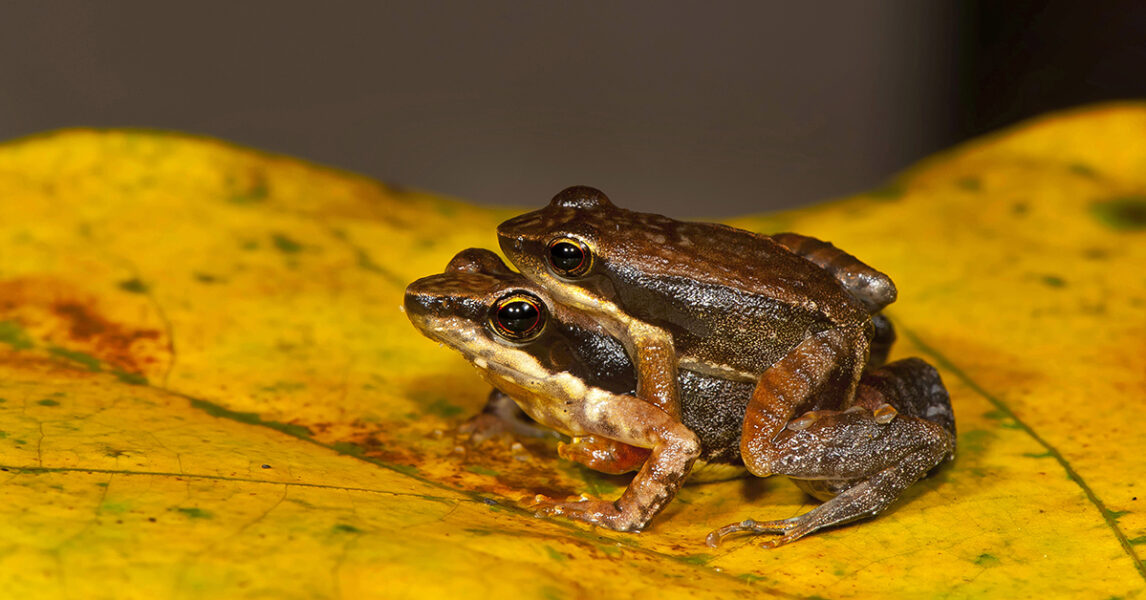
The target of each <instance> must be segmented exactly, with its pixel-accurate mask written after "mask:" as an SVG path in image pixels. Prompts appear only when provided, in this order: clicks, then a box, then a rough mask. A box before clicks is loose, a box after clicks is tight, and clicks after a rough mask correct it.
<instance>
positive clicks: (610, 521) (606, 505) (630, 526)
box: [534, 499, 643, 531]
mask: <svg viewBox="0 0 1146 600" xmlns="http://www.w3.org/2000/svg"><path fill="white" fill-rule="evenodd" d="M534 508H535V510H534V515H536V516H539V517H551V516H562V517H565V518H568V519H576V520H578V521H584V522H585V523H591V524H593V525H600V526H601V527H607V528H609V529H613V530H615V531H640V530H641V527H642V525H643V524H642V523H638V522H636V521H634V519H632V518H630V516H629V515H626V514H625V513H624V512H623V511H621V510H620V509H619V508H617V504H616V503H614V502H608V501H606V500H588V499H585V500H580V501H577V502H542V503H539V504H537V505H535V507H534Z"/></svg>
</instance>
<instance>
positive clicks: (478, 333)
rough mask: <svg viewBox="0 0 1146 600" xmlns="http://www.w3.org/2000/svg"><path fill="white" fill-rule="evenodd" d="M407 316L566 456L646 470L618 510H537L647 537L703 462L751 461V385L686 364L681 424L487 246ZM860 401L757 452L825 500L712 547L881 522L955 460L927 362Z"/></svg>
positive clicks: (806, 418)
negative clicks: (556, 438) (548, 432)
mask: <svg viewBox="0 0 1146 600" xmlns="http://www.w3.org/2000/svg"><path fill="white" fill-rule="evenodd" d="M405 309H406V313H407V315H408V316H409V318H410V320H411V321H412V322H413V323H414V325H415V326H416V327H417V328H418V329H419V330H421V331H422V332H423V333H424V334H425V335H427V336H428V337H430V338H432V339H434V340H437V341H440V342H443V343H445V344H447V345H449V346H451V347H453V348H454V349H456V350H458V351H460V352H461V353H462V354H463V355H464V356H465V357H466V358H467V359H468V360H469V361H470V362H472V363H473V364H474V365H475V366H476V367H478V369H479V372H480V373H481V374H482V376H483V377H484V378H485V379H486V380H487V381H489V382H490V383H491V384H492V385H493V386H494V387H495V388H496V390H498V392H497V394H504V395H505V397H508V398H511V399H512V400H513V401H514V402H516V403H517V405H519V406H520V407H521V409H522V410H524V412H525V413H526V414H528V415H529V416H530V417H532V418H533V419H534V420H536V421H537V422H538V423H540V424H542V425H544V426H546V427H549V428H552V429H553V430H555V431H559V432H561V433H563V434H565V435H568V436H570V437H571V438H572V439H573V441H572V443H569V444H564V445H563V446H562V447H561V450H560V452H561V455H562V456H563V457H565V458H568V459H571V460H575V461H577V462H581V463H583V464H586V465H587V466H590V467H592V468H596V469H599V470H604V471H607V472H622V471H625V470H631V469H634V468H638V469H639V472H638V473H637V475H636V476H635V477H634V478H633V480H632V482H631V483H630V485H629V487H628V488H627V489H626V490H625V492H624V493H623V494H622V496H621V498H619V499H618V500H617V501H615V502H602V501H585V502H575V503H551V504H546V505H543V506H542V511H543V512H545V513H548V514H564V515H569V516H571V517H574V518H581V519H582V520H587V521H591V522H594V523H598V524H602V525H605V526H610V527H612V528H614V529H618V530H639V529H642V528H643V527H644V526H645V525H647V524H648V522H649V521H650V520H651V519H652V517H653V516H654V515H655V514H656V513H657V512H659V511H660V510H661V509H662V508H663V507H664V506H665V505H666V504H667V503H668V502H669V501H670V500H671V499H672V497H673V496H674V495H675V494H676V492H677V490H678V489H679V487H680V485H681V483H683V481H684V479H685V478H686V477H687V476H688V475H689V473H690V471H691V469H692V467H693V463H694V461H696V460H697V459H698V458H699V459H702V460H705V461H708V462H710V463H725V464H740V463H742V462H743V459H744V457H743V455H742V453H741V449H742V444H741V442H742V436H743V434H744V433H745V431H749V430H750V428H751V427H752V425H753V424H752V423H749V422H746V420H745V415H746V411H747V410H748V408H749V404H750V402H751V400H752V398H753V394H754V389H755V387H756V385H755V384H754V383H753V382H751V381H745V380H743V379H742V378H733V377H721V376H719V374H713V373H705V372H700V371H694V370H690V369H688V368H681V369H680V370H679V371H677V373H676V379H675V381H674V382H673V385H674V389H678V390H679V398H680V404H679V412H678V413H677V414H678V415H679V416H677V415H673V414H670V413H669V412H668V411H665V410H663V409H661V408H660V407H657V406H655V405H653V404H651V403H649V402H645V401H643V400H641V399H640V398H638V397H637V396H636V395H635V393H636V391H637V388H638V381H637V370H636V368H635V367H634V365H633V362H632V361H631V360H630V358H629V353H628V351H627V349H626V347H625V344H624V343H623V342H622V341H621V340H620V339H618V337H617V336H615V335H614V334H613V333H612V332H610V331H609V330H608V328H607V327H606V326H604V325H603V324H602V323H601V321H600V320H599V319H596V318H593V317H591V316H590V315H586V314H584V313H583V312H582V311H579V310H576V309H572V308H570V307H568V306H566V305H564V304H561V303H558V302H555V301H554V300H553V298H552V296H551V294H550V293H549V292H548V290H547V289H546V288H545V287H543V286H540V285H538V284H536V283H534V282H532V281H531V280H528V279H526V278H524V277H523V276H521V275H519V274H517V273H515V272H513V271H511V270H510V269H509V268H508V267H506V266H505V265H504V263H502V262H501V260H500V259H499V258H498V257H497V256H496V255H494V254H493V253H491V252H489V251H486V250H478V249H470V250H465V251H463V252H461V253H459V254H458V255H457V256H456V257H455V258H454V259H453V260H452V261H451V262H450V264H449V266H448V267H447V269H446V271H445V272H444V273H442V274H440V275H434V276H430V277H426V278H423V279H420V280H418V281H416V282H414V283H412V284H411V285H410V286H409V287H408V288H407V291H406V300H405ZM497 394H495V397H496V395H497ZM853 398H854V402H853V403H851V405H850V406H847V407H844V408H843V409H842V410H816V411H810V412H807V413H805V414H802V415H799V416H797V418H795V419H792V420H791V421H790V422H789V423H788V424H787V426H786V427H785V428H783V430H782V431H780V432H779V434H778V435H777V436H776V438H775V440H774V443H773V444H772V445H771V446H770V447H769V448H768V449H766V450H762V451H764V452H768V453H769V456H768V457H767V460H768V462H769V464H771V465H773V472H774V473H775V474H781V475H787V476H789V477H791V478H793V479H794V480H795V481H796V482H797V483H798V484H799V485H800V486H801V487H802V488H803V489H805V490H806V491H808V492H809V493H811V494H812V495H814V496H816V497H817V498H819V499H821V500H826V502H825V503H824V504H822V505H820V506H819V507H817V508H815V509H813V510H812V511H809V512H808V513H806V514H804V515H801V516H800V517H796V518H792V519H786V520H782V521H771V522H763V523H757V522H754V521H745V522H743V523H738V524H734V525H730V526H727V527H724V528H721V529H719V530H717V531H715V532H713V534H712V535H711V536H710V538H709V542H710V543H714V544H715V543H717V542H719V540H720V538H721V537H723V536H724V535H727V534H729V533H733V532H738V531H754V532H760V533H774V534H780V535H779V537H776V538H774V539H772V540H770V541H769V542H768V544H767V545H769V546H777V545H780V544H783V543H787V542H790V541H793V540H795V539H798V538H800V537H802V536H804V535H807V534H808V533H811V532H813V531H816V530H818V529H821V528H823V527H827V526H831V525H836V524H839V523H844V522H847V521H851V520H854V519H857V518H861V517H865V516H872V515H874V514H876V513H878V512H880V511H881V510H883V508H884V507H886V506H887V505H888V504H890V503H891V502H892V501H893V500H895V499H896V498H897V497H898V496H899V494H900V492H902V490H903V489H904V488H906V487H907V486H908V485H910V484H911V483H913V482H914V481H915V480H917V479H918V478H919V477H922V476H923V475H924V474H925V473H926V472H927V471H928V470H929V469H931V468H932V467H934V466H935V465H937V464H938V463H939V462H941V461H942V459H943V458H944V457H946V456H949V455H950V454H951V453H952V452H953V450H954V422H953V419H952V418H950V415H951V410H950V403H949V400H948V397H947V394H946V390H945V389H944V387H943V385H942V382H941V381H940V380H939V376H938V374H937V373H936V372H935V370H934V369H933V368H931V367H930V366H929V365H927V364H926V363H924V362H923V361H921V360H918V359H907V360H903V361H898V362H895V363H892V364H889V365H886V366H883V367H881V368H878V369H873V370H871V371H870V372H868V373H866V374H864V375H863V376H862V378H861V379H860V380H859V381H858V383H857V385H856V392H855V394H854V396H853ZM769 474H772V473H769ZM601 514H606V515H607V514H616V515H624V520H620V519H618V520H610V519H607V518H605V519H602V518H600V515H601ZM586 516H588V517H590V518H584V517H586ZM633 517H635V519H634V518H633Z"/></svg>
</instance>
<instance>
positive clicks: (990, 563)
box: [975, 552, 999, 567]
mask: <svg viewBox="0 0 1146 600" xmlns="http://www.w3.org/2000/svg"><path fill="white" fill-rule="evenodd" d="M975 564H977V565H979V566H981V567H995V566H998V565H999V558H998V557H997V556H995V555H994V554H987V553H986V552H984V553H983V554H980V555H979V557H978V558H976V559H975Z"/></svg>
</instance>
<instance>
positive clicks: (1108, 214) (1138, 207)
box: [1090, 196, 1146, 231]
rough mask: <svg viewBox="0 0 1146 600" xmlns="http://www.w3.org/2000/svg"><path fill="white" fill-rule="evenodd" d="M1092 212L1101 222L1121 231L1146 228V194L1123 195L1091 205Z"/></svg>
mask: <svg viewBox="0 0 1146 600" xmlns="http://www.w3.org/2000/svg"><path fill="white" fill-rule="evenodd" d="M1090 211H1091V214H1092V215H1093V216H1094V218H1096V219H1098V221H1099V222H1100V223H1102V224H1103V225H1106V226H1107V227H1110V228H1111V229H1116V230H1119V231H1140V230H1143V229H1146V196H1123V197H1120V198H1112V199H1110V200H1104V201H1102V202H1095V203H1094V204H1092V205H1091V207H1090Z"/></svg>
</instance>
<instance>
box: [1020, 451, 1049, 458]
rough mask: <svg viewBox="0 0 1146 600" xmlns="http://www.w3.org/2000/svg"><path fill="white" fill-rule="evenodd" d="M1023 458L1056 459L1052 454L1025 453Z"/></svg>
mask: <svg viewBox="0 0 1146 600" xmlns="http://www.w3.org/2000/svg"><path fill="white" fill-rule="evenodd" d="M1023 456H1025V457H1027V458H1054V454H1053V453H1051V452H1024V453H1023Z"/></svg>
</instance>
